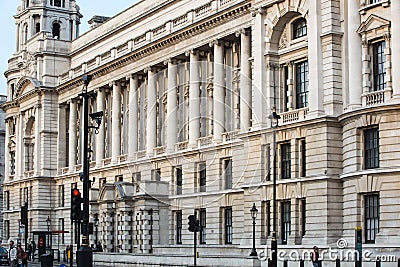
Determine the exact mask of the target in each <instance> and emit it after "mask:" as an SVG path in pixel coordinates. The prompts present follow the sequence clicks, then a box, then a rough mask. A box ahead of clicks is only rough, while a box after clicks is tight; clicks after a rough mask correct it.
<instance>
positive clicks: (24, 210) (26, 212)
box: [21, 204, 28, 225]
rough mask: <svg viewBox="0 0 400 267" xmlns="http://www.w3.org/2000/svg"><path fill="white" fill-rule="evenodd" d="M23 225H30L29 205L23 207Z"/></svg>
mask: <svg viewBox="0 0 400 267" xmlns="http://www.w3.org/2000/svg"><path fill="white" fill-rule="evenodd" d="M21 224H23V225H28V205H27V204H25V206H22V207H21Z"/></svg>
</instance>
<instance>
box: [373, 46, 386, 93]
mask: <svg viewBox="0 0 400 267" xmlns="http://www.w3.org/2000/svg"><path fill="white" fill-rule="evenodd" d="M386 45H387V44H386V41H384V40H380V41H378V42H374V43H372V44H371V49H372V71H373V73H372V80H373V82H372V87H371V88H370V91H371V92H377V91H383V90H385V89H386V87H387V79H386V67H385V65H386V62H387V58H386V55H385V49H386Z"/></svg>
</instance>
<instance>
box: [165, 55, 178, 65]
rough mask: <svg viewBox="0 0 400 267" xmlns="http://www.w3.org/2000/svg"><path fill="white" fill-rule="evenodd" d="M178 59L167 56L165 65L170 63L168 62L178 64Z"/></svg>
mask: <svg viewBox="0 0 400 267" xmlns="http://www.w3.org/2000/svg"><path fill="white" fill-rule="evenodd" d="M177 63H178V60H177V59H175V58H171V57H170V58H167V59H166V60H164V65H168V64H177Z"/></svg>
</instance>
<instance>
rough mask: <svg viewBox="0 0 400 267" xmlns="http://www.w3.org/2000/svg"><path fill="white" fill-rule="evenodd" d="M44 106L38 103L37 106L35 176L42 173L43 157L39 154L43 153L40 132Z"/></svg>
mask: <svg viewBox="0 0 400 267" xmlns="http://www.w3.org/2000/svg"><path fill="white" fill-rule="evenodd" d="M41 111H42V108H41V105H37V106H36V107H35V147H34V156H33V160H34V165H33V168H34V174H35V176H38V175H40V174H41V171H40V170H41V165H40V162H41V158H40V156H39V155H41V145H40V144H41V141H40V133H41V132H42V131H41V125H40V122H41V113H42V112H41Z"/></svg>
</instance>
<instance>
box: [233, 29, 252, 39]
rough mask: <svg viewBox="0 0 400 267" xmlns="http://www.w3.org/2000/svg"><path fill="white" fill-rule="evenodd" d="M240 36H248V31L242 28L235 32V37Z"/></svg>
mask: <svg viewBox="0 0 400 267" xmlns="http://www.w3.org/2000/svg"><path fill="white" fill-rule="evenodd" d="M241 35H245V36H248V35H250V30H249V29H248V28H243V29H240V30H238V31H236V32H235V36H236V37H240V36H241Z"/></svg>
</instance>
